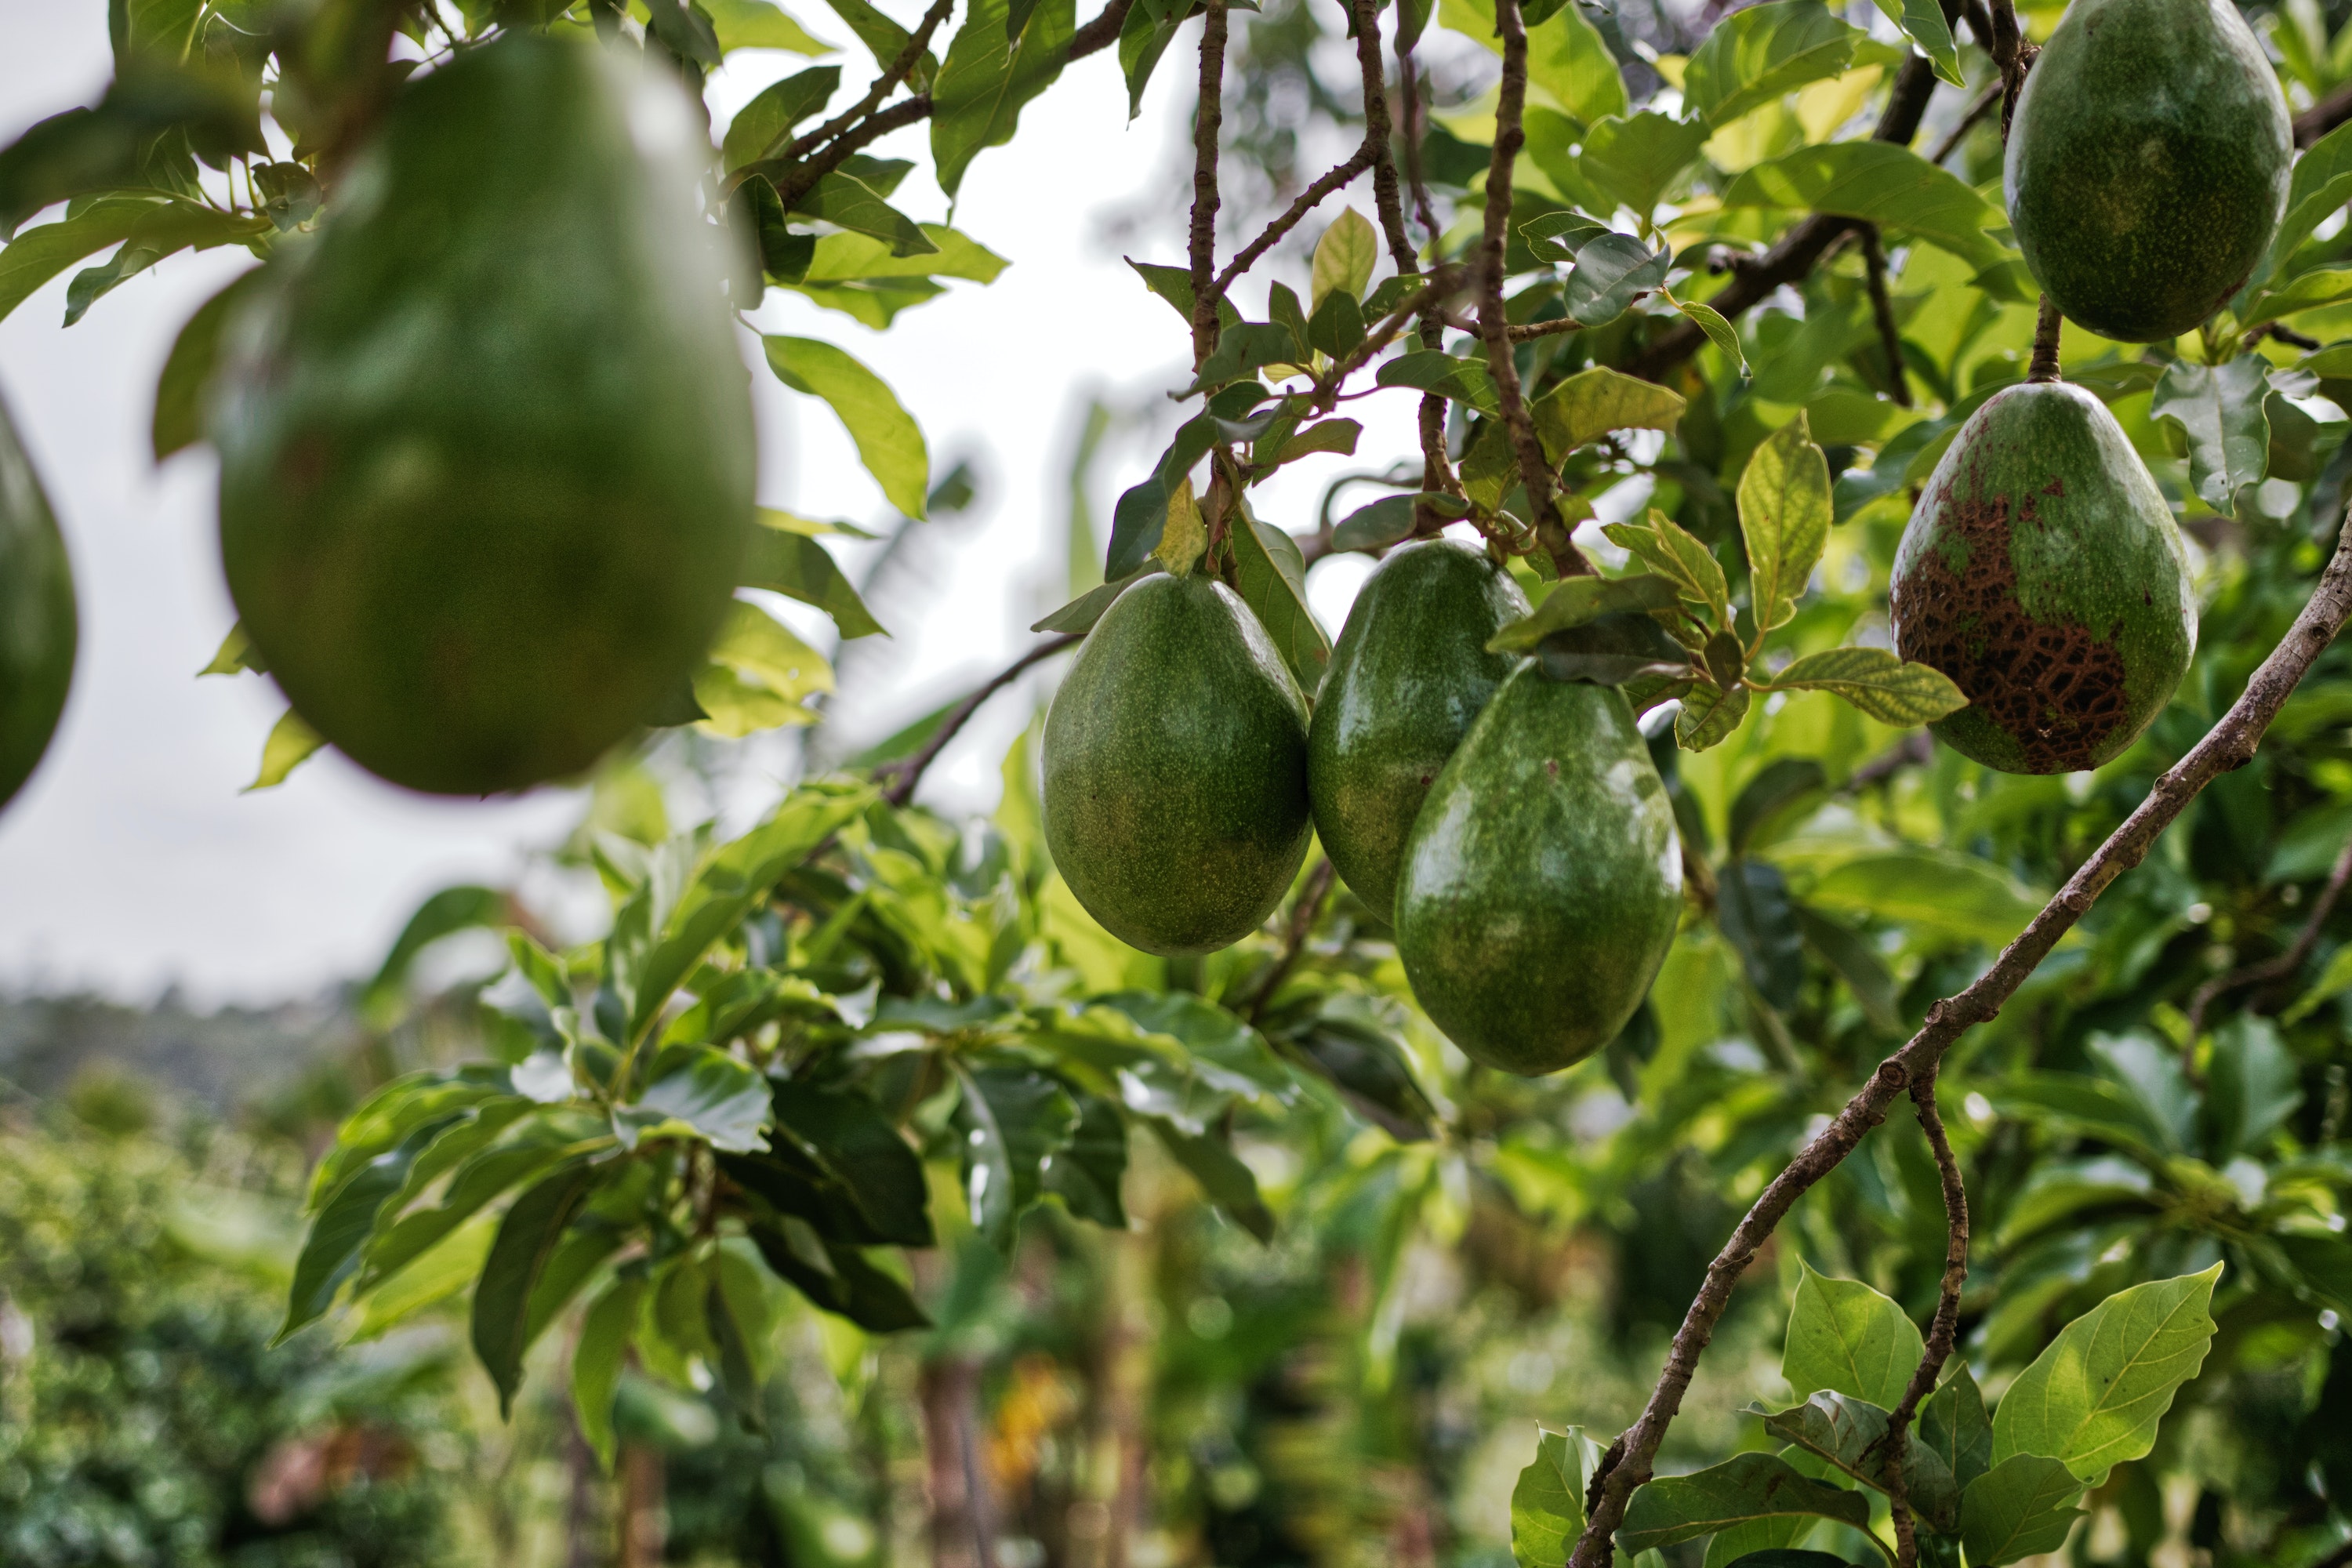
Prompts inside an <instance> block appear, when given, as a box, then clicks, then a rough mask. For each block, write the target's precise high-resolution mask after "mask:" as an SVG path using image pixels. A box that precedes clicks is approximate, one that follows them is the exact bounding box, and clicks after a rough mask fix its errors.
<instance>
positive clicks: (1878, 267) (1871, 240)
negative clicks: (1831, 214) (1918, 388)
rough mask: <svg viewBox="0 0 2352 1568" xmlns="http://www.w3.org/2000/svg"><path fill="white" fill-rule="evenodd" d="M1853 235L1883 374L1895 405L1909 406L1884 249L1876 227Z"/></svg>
mask: <svg viewBox="0 0 2352 1568" xmlns="http://www.w3.org/2000/svg"><path fill="white" fill-rule="evenodd" d="M1854 232H1855V233H1857V234H1859V235H1861V236H1862V264H1863V275H1864V278H1865V279H1868V282H1869V287H1870V313H1871V314H1872V315H1873V316H1875V317H1876V318H1877V319H1878V346H1879V347H1880V348H1881V349H1882V350H1884V351H1885V354H1886V374H1887V376H1888V377H1889V378H1890V379H1891V380H1892V381H1893V382H1894V384H1895V406H1896V407H1897V408H1908V407H1910V406H1911V380H1910V377H1908V376H1906V374H1904V373H1903V330H1902V329H1901V328H1900V327H1898V326H1896V325H1895V306H1894V303H1893V301H1891V300H1888V299H1887V297H1886V247H1885V245H1883V244H1881V243H1880V241H1879V238H1878V226H1877V225H1876V224H1874V223H1865V224H1860V225H1857V226H1855V230H1854Z"/></svg>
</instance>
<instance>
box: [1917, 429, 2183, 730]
mask: <svg viewBox="0 0 2352 1568" xmlns="http://www.w3.org/2000/svg"><path fill="white" fill-rule="evenodd" d="M1890 597H1891V601H1892V605H1893V615H1894V621H1895V647H1896V648H1897V649H1898V650H1899V651H1900V652H1901V653H1902V655H1903V657H1904V658H1909V659H1916V660H1918V661H1919V662H1920V663H1922V664H1927V665H1932V666H1934V667H1935V668H1937V669H1940V670H1942V671H1943V672H1944V673H1945V674H1946V675H1948V676H1950V677H1951V678H1952V680H1953V681H1954V683H1955V684H1957V685H1958V687H1959V689H1960V690H1961V691H1962V692H1964V693H1966V694H1967V696H1968V698H1969V706H1968V707H1966V708H1963V709H1961V710H1959V711H1958V712H1957V713H1954V714H1951V715H1950V716H1948V717H1947V718H1944V719H1941V720H1938V721H1937V722H1936V723H1935V724H1934V725H1932V726H1930V727H1931V728H1932V729H1933V730H1934V731H1935V732H1936V734H1937V736H1938V737H1940V738H1941V739H1942V740H1943V741H1944V742H1945V743H1946V744H1947V745H1949V746H1951V747H1952V748H1953V749H1954V750H1956V751H1958V752H1960V753H1961V754H1962V755H1964V756H1969V757H1973V758H1975V759H1976V760H1977V761H1978V762H1980V763H1984V764H1985V765H1986V766H1987V767H1990V768H1997V769H1999V770H2000V771H2001V772H2002V773H2071V772H2073V771H2074V770H2076V769H2079V768H2095V767H2097V766H2098V765H2099V764H2100V763H2105V762H2108V761H2111V760H2112V759H2114V758H2116V757H2117V756H2120V755H2122V754H2123V752H2124V749H2125V748H2126V747H2127V746H2129V745H2130V744H2131V743H2132V742H2133V741H2135V740H2137V739H2138V737H2139V734H2140V731H2143V730H2145V729H2147V725H2148V721H2150V720H2152V719H2154V718H2155V717H2156V715H2157V713H2158V711H2159V710H2162V708H2163V707H2164V705H2165V703H2166V702H2167V701H2168V700H2170V699H2171V696H2172V692H2173V689H2174V688H2175V687H2177V686H2179V684H2180V678H2181V676H2182V674H2183V673H2184V672H2186V671H2187V669H2188V668H2189V657H2190V656H2191V655H2192V654H2194V653H2195V652H2196V651H2197V605H2196V601H2195V599H2194V598H2193V597H2192V595H2191V594H2190V591H2189V562H2188V556H2187V553H2186V552H2185V551H2184V550H2183V549H2182V547H2181V542H2180V530H2179V527H2178V525H2176V524H2175V523H2174V522H2173V521H2172V510H2171V508H2169V507H2168V506H2167V505H2166V504H2165V500H2164V496H2163V494H2162V492H2160V491H2159V490H2158V489H2157V488H2156V481H2155V480H2154V479H2151V478H2149V477H2148V472H2147V466H2146V465H2145V464H2143V463H2142V462H2141V461H2140V460H2139V454H2137V452H2135V451H2133V450H2132V447H2131V441H2130V439H2129V438H2128V437H2126V436H2125V435H2124V432H2123V427H2122V426H2119V425H2117V424H2116V419H2115V416H2114V415H2112V414H2109V413H2108V412H2107V410H2106V405H2104V404H2102V403H2101V402H2100V401H2099V400H2098V399H2097V398H2096V397H2095V396H2093V395H2091V394H2090V393H2088V392H2085V391H2084V390H2083V389H2082V388H2081V387H2079V386H2068V385H2065V384H2060V383H2051V384H2027V385H2024V386H2013V387H2010V388H2008V389H2007V390H2005V391H2002V392H1999V393H1996V394H1994V395H1993V396H1992V397H1991V399H1990V401H1988V402H1987V403H1986V404H1985V405H1984V406H1983V407H1981V408H1979V409H1978V410H1977V411H1976V413H1974V414H1973V415H1971V416H1969V422H1968V423H1967V424H1966V425H1963V426H1960V433H1959V435H1958V437H1957V438H1955V439H1954V441H1953V442H1952V445H1951V448H1950V450H1948V451H1947V452H1946V453H1945V454H1944V457H1943V460H1942V461H1941V462H1939V463H1937V465H1936V471H1935V473H1934V474H1933V475H1932V476H1930V477H1929V479H1928V480H1927V488H1926V489H1923V490H1922V491H1920V494H1919V504H1918V506H1917V507H1916V509H1915V510H1913V511H1912V513H1911V521H1910V524H1909V526H1908V527H1906V529H1905V530H1904V531H1903V542H1902V543H1901V545H1900V546H1898V547H1897V548H1896V550H1895V574H1894V584H1893V591H1892V594H1891V595H1890Z"/></svg>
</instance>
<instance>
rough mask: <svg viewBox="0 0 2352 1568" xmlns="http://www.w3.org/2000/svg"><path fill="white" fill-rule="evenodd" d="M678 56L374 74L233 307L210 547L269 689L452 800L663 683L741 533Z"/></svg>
mask: <svg viewBox="0 0 2352 1568" xmlns="http://www.w3.org/2000/svg"><path fill="white" fill-rule="evenodd" d="M708 156H709V147H708V145H707V141H706V138H705V135H704V132H702V130H701V128H700V126H699V125H698V121H697V119H696V116H695V111H694V107H693V105H691V104H690V103H689V102H688V100H687V99H686V97H685V96H684V94H683V93H682V92H681V91H680V89H679V88H678V86H677V82H676V81H675V80H672V79H664V78H663V77H661V76H660V75H659V74H658V73H656V72H655V71H653V70H651V69H650V68H646V67H645V66H644V65H642V64H641V63H638V62H635V61H633V60H631V59H630V58H627V57H625V56H624V55H622V54H619V53H616V52H612V51H607V50H604V49H601V48H598V47H594V46H593V45H590V44H587V43H584V42H580V41H573V40H563V39H556V38H550V37H533V36H529V35H514V36H510V37H504V38H501V39H499V41H497V42H495V43H492V44H488V45H486V46H483V47H479V48H474V49H469V50H467V51H466V52H465V53H463V54H461V55H460V56H458V58H457V59H455V60H454V61H452V62H451V63H449V64H448V65H446V66H444V67H442V68H438V69H436V70H434V71H432V72H431V73H429V74H427V75H425V76H424V77H423V78H421V79H418V80H417V81H415V84H414V85H413V86H411V87H409V88H407V89H404V91H403V92H402V93H401V95H400V96H399V98H398V99H397V100H394V105H393V107H392V109H391V110H390V111H389V112H388V113H387V114H386V116H385V118H384V121H383V126H382V128H381V129H380V131H379V132H378V133H377V136H376V138H375V140H374V142H373V143H372V144H371V145H370V146H369V147H368V148H367V149H366V150H365V151H364V152H363V153H362V155H361V156H360V157H359V158H358V159H357V160H355V161H354V163H353V164H352V167H351V169H350V170H349V171H348V172H347V173H346V174H345V175H344V177H343V180H342V182H341V186H340V187H339V189H338V191H337V193H336V199H335V202H334V204H333V205H332V207H331V210H330V214H329V216H328V217H327V218H326V219H325V221H324V223H323V224H322V226H321V228H320V233H319V234H318V235H317V237H315V239H314V240H312V241H311V242H310V243H309V244H307V245H301V246H300V247H299V248H298V247H294V246H289V247H287V249H286V250H285V251H284V252H281V254H280V255H279V257H278V258H276V259H274V260H273V261H272V262H271V263H270V276H269V277H268V279H266V286H265V287H263V288H262V289H258V290H257V298H256V299H255V300H254V301H253V303H252V304H251V305H250V306H248V307H247V309H246V310H244V311H243V312H241V313H240V315H239V316H238V317H237V318H236V320H234V321H232V323H231V325H230V328H229V357H228V361H227V363H226V365H225V367H224V372H223V377H222V382H221V385H220V387H219V389H218V395H217V397H216V404H215V430H214V432H213V435H214V439H215V443H216V444H217V446H218V447H219V448H220V453H221V479H220V527H221V557H222V562H223V564H224V565H225V567H226V570H227V574H228V583H229V590H230V593H231V594H232V595H234V596H235V598H236V607H237V611H238V614H239V615H240V616H242V617H243V620H244V625H245V629H246V632H247V635H248V636H249V637H251V638H252V640H253V643H254V646H255V647H257V649H258V650H259V652H260V653H261V655H262V657H263V658H264V659H266V661H267V662H268V667H269V672H270V675H271V676H272V678H273V679H276V680H277V682H278V685H279V687H281V688H282V689H284V691H285V693H286V696H287V699H288V700H289V701H290V702H291V703H292V704H293V706H294V710H295V711H296V712H297V713H299V715H300V716H301V717H302V718H303V719H304V720H305V721H308V722H309V724H310V727H311V728H312V729H314V730H316V731H318V732H319V733H320V735H322V736H324V737H325V738H326V739H327V740H328V741H330V742H332V743H334V744H335V745H336V746H338V747H340V748H341V750H342V751H343V752H345V753H347V754H348V755H350V756H351V757H352V759H353V760H354V761H356V762H358V763H360V764H361V765H362V766H363V767H365V768H368V769H369V770H371V771H372V772H374V773H379V774H381V775H382V776H383V777H384V778H387V779H390V780H392V781H393V782H394V783H395V784H405V785H407V786H409V787H410V788H413V789H419V790H426V791H432V792H436V793H441V794H450V795H481V794H488V793H490V792H493V791H499V790H512V789H520V788H522V787H524V786H526V785H530V784H537V783H541V782H542V781H545V780H549V779H554V778H560V777H562V776H564V775H566V774H570V773H576V772H578V771H579V770H581V769H583V768H585V767H587V766H588V765H589V764H590V763H593V762H594V761H595V760H596V759H597V758H598V757H599V756H600V755H601V754H603V753H604V752H605V751H606V750H607V749H608V748H610V747H611V746H613V745H614V743H615V742H619V741H621V740H624V739H625V738H626V737H627V736H628V735H629V734H630V733H631V732H632V731H635V729H636V728H637V727H638V726H639V725H640V724H641V723H643V722H644V721H646V718H647V716H648V715H649V714H650V713H652V712H653V711H654V710H656V707H657V706H658V705H660V704H661V703H662V702H663V701H664V700H665V699H667V698H668V697H670V696H671V695H673V694H674V693H676V692H677V691H678V690H680V689H683V687H684V686H685V683H686V681H687V679H688V676H689V674H690V673H691V671H692V670H693V668H695V666H696V664H697V663H698V660H699V658H700V657H701V655H702V653H703V651H704V649H705V648H706V647H707V646H708V645H709V640H710V637H711V636H712V634H713V632H714V630H715V629H716V628H717V626H718V625H719V617H720V616H721V615H722V614H723V613H724V612H725V610H726V608H727V605H728V603H729V601H730V595H731V592H732V589H733V585H734V584H735V581H736V578H737V575H738V573H739V569H740V564H741V561H742V556H743V552H744V549H745V546H746V542H747V541H748V539H749V530H750V528H751V515H752V465H753V442H752V426H751V392H750V387H749V384H748V381H747V377H746V374H745V372H744V368H743V363H742V361H741V358H740V355H739V353H738V352H737V347H736V343H735V335H734V327H733V325H732V321H731V318H730V314H729V310H728V305H727V299H726V295H725V291H724V281H725V274H726V268H725V264H724V258H723V254H722V251H721V248H720V245H719V240H718V238H717V237H716V232H715V231H714V230H713V229H712V228H711V227H710V226H709V225H708V224H706V223H705V222H704V221H703V218H702V215H701V212H700V207H699V202H698V197H697V195H696V190H697V184H698V180H699V179H700V178H701V177H702V175H703V174H705V172H706V171H705V169H704V167H703V165H704V163H705V162H706V161H707V159H708Z"/></svg>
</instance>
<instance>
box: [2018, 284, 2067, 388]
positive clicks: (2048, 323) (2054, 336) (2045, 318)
mask: <svg viewBox="0 0 2352 1568" xmlns="http://www.w3.org/2000/svg"><path fill="white" fill-rule="evenodd" d="M2065 324H2066V318H2064V317H2063V316H2062V315H2060V314H2059V313H2058V307H2057V305H2056V304H2055V303H2053V301H2052V300H2051V298H2050V296H2049V295H2047V294H2044V295H2043V296H2042V315H2041V317H2040V318H2039V319H2038V320H2037V321H2035V322H2034V323H2033V363H2032V368H2031V369H2029V370H2028V371H2027V372H2026V375H2025V379H2026V380H2028V381H2031V382H2053V381H2056V380H2057V379H2058V333H2059V331H2060V330H2061V329H2062V328H2063V327H2064V325H2065Z"/></svg>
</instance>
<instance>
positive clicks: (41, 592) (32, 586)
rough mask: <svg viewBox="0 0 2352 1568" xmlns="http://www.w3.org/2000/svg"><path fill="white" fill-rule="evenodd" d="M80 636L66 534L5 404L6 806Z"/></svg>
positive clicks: (1, 487) (0, 447)
mask: <svg viewBox="0 0 2352 1568" xmlns="http://www.w3.org/2000/svg"><path fill="white" fill-rule="evenodd" d="M78 636H79V623H78V621H77V618H76V616H75V613H74V585H73V568H72V565H71V563H69V562H68V560H67V559H66V542H65V538H64V536H63V535H62V534H60V533H59V532H58V520H57V517H56V515H55V514H54V513H52V512H51V511H50V510H49V501H48V498H47V496H45V495H43V494H42V493H41V480H40V476H39V475H37V474H36V473H34V472H33V463H32V459H31V458H27V457H26V455H25V447H24V444H23V443H22V442H21V441H19V440H18V439H17V438H16V424H15V422H14V421H13V420H11V419H10V418H9V416H8V409H7V406H6V405H5V404H0V805H6V804H7V803H8V802H9V801H11V800H13V799H15V798H16V792H17V791H18V790H19V789H22V788H23V787H24V785H25V781H26V779H27V778H30V777H31V776H32V773H33V769H34V768H35V767H36V766H37V765H38V764H39V763H40V760H41V753H42V752H46V751H47V750H48V748H49V737H50V736H51V735H54V734H55V733H57V728H58V716H59V715H60V714H62V713H63V712H64V711H65V708H66V691H67V689H68V687H70V686H71V685H72V684H73V667H74V647H75V644H76V641H77V639H78Z"/></svg>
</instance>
